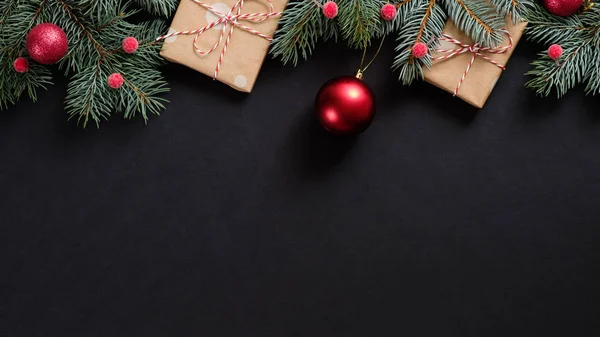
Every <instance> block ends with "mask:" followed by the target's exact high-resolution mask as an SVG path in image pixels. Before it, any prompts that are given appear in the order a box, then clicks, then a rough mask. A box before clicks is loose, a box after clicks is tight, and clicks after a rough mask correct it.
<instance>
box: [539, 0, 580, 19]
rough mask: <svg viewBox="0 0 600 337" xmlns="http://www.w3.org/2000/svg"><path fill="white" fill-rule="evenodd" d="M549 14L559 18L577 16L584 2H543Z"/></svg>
mask: <svg viewBox="0 0 600 337" xmlns="http://www.w3.org/2000/svg"><path fill="white" fill-rule="evenodd" d="M543 3H544V7H546V9H547V10H548V12H550V13H552V14H554V15H558V16H569V15H573V14H575V13H576V12H577V11H578V10H579V9H580V8H581V7H582V6H583V0H543Z"/></svg>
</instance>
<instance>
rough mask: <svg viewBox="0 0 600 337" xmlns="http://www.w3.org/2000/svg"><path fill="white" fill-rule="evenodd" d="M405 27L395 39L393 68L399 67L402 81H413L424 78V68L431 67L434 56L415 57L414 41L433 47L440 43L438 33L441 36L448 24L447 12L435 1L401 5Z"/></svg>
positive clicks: (403, 26)
mask: <svg viewBox="0 0 600 337" xmlns="http://www.w3.org/2000/svg"><path fill="white" fill-rule="evenodd" d="M398 16H399V20H400V22H401V25H402V30H401V32H400V33H399V34H398V38H397V39H396V41H397V43H398V44H397V45H396V48H395V50H396V52H397V55H396V57H395V58H394V64H393V68H394V69H395V70H398V72H399V79H400V81H401V82H402V83H403V84H410V83H412V82H413V81H415V80H417V79H421V78H423V67H426V68H429V67H431V64H432V63H431V56H430V55H426V56H425V57H424V58H421V59H416V58H414V57H413V56H412V48H413V46H414V45H415V43H417V42H419V41H424V42H425V43H427V42H430V41H431V44H430V47H431V48H435V47H436V46H437V42H436V41H437V40H436V39H435V38H436V37H437V36H439V35H441V33H442V30H443V28H444V25H445V24H446V13H445V12H444V11H443V10H442V8H441V7H440V6H439V5H437V4H436V2H435V0H413V1H412V2H410V3H408V4H406V5H404V6H402V7H400V10H399V12H398Z"/></svg>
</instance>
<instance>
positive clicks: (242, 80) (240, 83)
mask: <svg viewBox="0 0 600 337" xmlns="http://www.w3.org/2000/svg"><path fill="white" fill-rule="evenodd" d="M233 84H235V86H236V87H238V88H245V87H246V85H247V84H248V79H247V78H246V76H244V75H237V76H236V77H235V79H234V80H233Z"/></svg>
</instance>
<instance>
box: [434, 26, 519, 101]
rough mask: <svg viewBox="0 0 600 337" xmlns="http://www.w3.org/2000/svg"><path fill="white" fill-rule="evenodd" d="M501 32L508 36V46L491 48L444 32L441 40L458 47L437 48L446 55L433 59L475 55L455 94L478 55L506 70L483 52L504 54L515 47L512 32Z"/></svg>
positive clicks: (455, 91)
mask: <svg viewBox="0 0 600 337" xmlns="http://www.w3.org/2000/svg"><path fill="white" fill-rule="evenodd" d="M499 31H500V32H502V33H504V34H506V35H507V36H508V41H509V43H508V45H507V46H502V47H496V48H491V47H482V46H481V45H479V44H478V43H476V44H474V45H470V44H466V43H463V42H461V41H459V40H457V39H455V38H453V37H452V36H450V35H449V34H446V33H443V34H442V37H441V38H440V40H441V41H448V42H451V43H454V44H455V45H457V46H458V47H457V48H455V49H436V52H438V53H446V54H445V55H441V56H436V57H433V58H432V60H434V61H436V60H447V59H449V58H451V57H454V56H457V55H461V54H464V53H472V54H473V57H471V61H470V62H469V64H468V65H467V69H466V70H465V72H464V73H463V75H462V77H461V78H460V80H459V81H458V85H457V86H456V89H454V93H453V94H454V96H456V94H457V93H458V90H459V89H460V86H461V85H462V82H463V81H464V80H465V77H467V74H468V73H469V70H471V66H472V65H473V62H475V59H476V58H477V57H481V58H482V59H484V60H486V61H488V62H490V63H491V64H493V65H495V66H497V67H498V68H500V69H502V70H504V69H506V68H505V66H504V65H502V64H500V63H498V62H496V61H494V60H493V59H491V58H490V57H489V56H487V55H485V54H482V53H484V52H485V53H491V54H504V53H506V52H507V51H509V50H510V49H511V48H512V47H513V38H512V36H511V35H510V33H509V32H508V31H507V30H506V29H501V30H499Z"/></svg>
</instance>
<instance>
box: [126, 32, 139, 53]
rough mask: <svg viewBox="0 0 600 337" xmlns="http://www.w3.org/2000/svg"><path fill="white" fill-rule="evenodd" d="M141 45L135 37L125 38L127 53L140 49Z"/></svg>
mask: <svg viewBox="0 0 600 337" xmlns="http://www.w3.org/2000/svg"><path fill="white" fill-rule="evenodd" d="M138 47H139V43H138V40H137V39H136V38H135V37H133V36H130V37H127V38H125V39H124V40H123V50H124V51H125V52H126V53H127V54H133V53H135V52H136V51H137V50H138Z"/></svg>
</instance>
